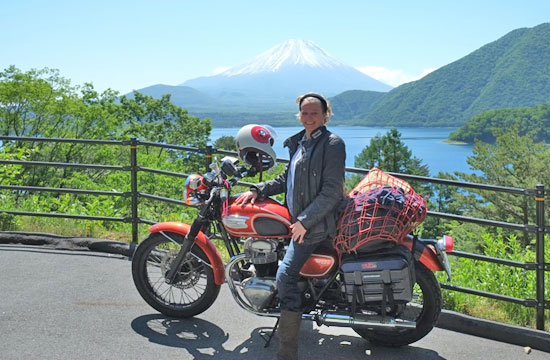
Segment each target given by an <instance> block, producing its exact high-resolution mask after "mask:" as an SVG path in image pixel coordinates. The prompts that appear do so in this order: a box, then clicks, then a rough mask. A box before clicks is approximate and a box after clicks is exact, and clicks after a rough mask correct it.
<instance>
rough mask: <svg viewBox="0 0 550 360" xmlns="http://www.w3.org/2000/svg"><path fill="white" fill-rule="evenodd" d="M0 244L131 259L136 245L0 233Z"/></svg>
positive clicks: (54, 236)
mask: <svg viewBox="0 0 550 360" xmlns="http://www.w3.org/2000/svg"><path fill="white" fill-rule="evenodd" d="M0 244H22V245H35V246H47V247H51V248H54V249H59V250H80V251H82V250H90V251H98V252H105V253H109V254H118V255H123V256H127V257H132V255H133V254H134V250H135V248H136V246H137V245H136V244H128V243H123V242H119V241H110V240H105V239H97V238H88V237H72V236H61V235H55V234H47V233H23V232H18V231H1V232H0Z"/></svg>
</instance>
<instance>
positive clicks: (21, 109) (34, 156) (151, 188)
mask: <svg viewBox="0 0 550 360" xmlns="http://www.w3.org/2000/svg"><path fill="white" fill-rule="evenodd" d="M210 130H211V124H210V121H209V120H208V119H204V120H201V119H199V118H197V117H193V116H189V114H188V113H187V110H185V109H183V108H180V107H178V106H176V105H174V104H173V103H172V102H171V101H170V97H169V96H163V97H161V98H160V99H154V98H152V97H149V96H145V95H143V94H140V93H138V92H136V93H134V94H133V97H132V98H131V99H130V98H127V97H124V96H123V97H120V98H119V97H118V94H117V93H116V92H114V91H112V90H106V91H105V92H103V93H98V92H97V91H95V90H94V88H93V86H92V85H91V84H84V85H82V86H72V85H71V84H70V81H69V80H66V79H64V78H63V77H61V76H60V75H59V72H58V71H57V70H50V69H42V70H30V71H27V72H22V71H20V70H19V69H17V68H16V67H15V66H10V67H9V68H7V69H6V70H4V71H2V72H0V131H1V134H2V135H3V136H27V137H33V138H68V139H102V140H120V141H128V140H129V139H130V138H132V137H135V138H138V139H140V140H144V141H150V142H157V143H172V144H176V145H187V146H195V147H204V146H205V145H206V142H207V140H208V137H209V134H210ZM137 153H138V163H139V164H140V166H143V167H150V168H159V169H163V170H169V171H173V172H184V173H185V172H190V171H193V172H196V171H197V169H198V168H204V159H202V158H201V156H200V155H199V154H196V153H181V152H175V151H172V150H164V149H162V148H159V147H156V146H139V147H138V149H137ZM0 157H2V158H6V159H22V158H24V159H26V160H35V161H48V162H63V163H80V164H105V165H118V166H126V167H127V166H128V165H129V163H130V153H129V146H113V145H97V144H93V145H91V144H86V143H64V142H62V143H60V142H55V143H53V142H43V141H4V142H3V143H2V147H1V149H0ZM138 180H139V182H140V191H143V192H145V193H150V194H158V195H163V196H167V197H174V198H179V197H180V196H181V189H182V187H183V181H184V179H180V180H174V179H173V178H167V177H166V176H161V175H155V174H150V173H144V172H140V177H139V179H138ZM0 181H1V182H2V184H9V185H14V184H18V185H27V186H43V187H56V188H80V189H88V190H106V191H111V190H116V191H120V192H127V191H130V188H129V187H130V174H129V172H128V171H109V170H104V169H78V168H72V167H57V168H54V167H43V166H40V167H38V166H32V167H31V166H28V167H27V166H26V167H21V166H20V165H6V166H4V167H3V168H2V171H1V172H0ZM5 196H6V200H7V201H6V202H4V206H3V208H4V209H6V207H7V208H9V207H12V208H16V209H19V210H24V209H27V210H29V211H34V212H36V211H38V212H65V213H71V212H77V213H78V212H80V213H81V214H82V213H84V214H89V215H103V216H121V217H125V216H128V214H127V213H125V212H127V209H129V206H128V204H129V198H128V197H119V198H116V197H106V198H101V197H99V198H97V197H96V198H92V197H91V196H89V195H68V194H65V195H60V194H55V193H54V194H52V193H46V192H32V193H29V192H16V193H15V194H11V195H9V194H8V195H5ZM8 200H9V201H8ZM144 203H145V201H144ZM169 213H171V211H170V208H169V207H166V206H165V205H164V206H160V205H154V206H153V205H151V206H144V207H143V215H144V216H143V217H144V218H147V217H149V218H153V219H159V218H162V217H164V216H166V214H169Z"/></svg>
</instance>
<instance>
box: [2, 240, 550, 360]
mask: <svg viewBox="0 0 550 360" xmlns="http://www.w3.org/2000/svg"><path fill="white" fill-rule="evenodd" d="M273 324H274V320H273V319H271V318H263V317H258V316H255V315H252V314H249V313H247V312H245V311H244V310H242V309H241V308H239V307H238V306H237V305H236V304H235V303H234V302H233V298H232V297H231V295H230V294H229V291H228V288H227V286H226V285H224V286H223V287H222V291H221V292H220V296H219V297H218V299H217V301H216V302H215V303H214V305H213V306H212V307H211V308H210V309H208V310H207V311H206V312H204V313H203V314H201V315H199V316H197V317H195V318H193V319H186V320H180V319H170V318H166V317H164V316H163V315H161V314H158V313H157V312H156V311H155V310H154V309H152V308H150V307H149V306H148V305H147V304H146V303H145V302H144V301H143V300H142V299H141V298H140V296H139V294H138V293H137V291H136V290H135V288H134V285H133V282H132V278H131V264H130V261H128V258H126V257H124V256H123V255H117V254H109V253H102V252H91V251H74V250H73V251H65V250H55V249H47V248H45V247H36V246H24V245H7V244H4V245H2V244H0V359H180V360H184V359H212V358H215V359H272V358H274V354H275V350H276V346H277V342H276V340H274V342H273V344H272V345H271V346H270V347H268V348H267V349H265V348H264V347H263V345H264V342H263V340H262V339H261V337H260V331H261V330H267V329H268V328H270V327H271V326H273ZM300 346H301V348H300V359H428V360H431V359H457V360H463V359H464V360H466V359H468V360H470V359H499V360H507V359H513V360H517V359H530V360H531V359H532V360H538V359H541V360H542V359H545V360H548V359H550V354H549V353H547V352H543V351H539V350H532V351H531V352H530V353H529V354H527V353H526V352H525V349H524V347H523V346H520V345H512V344H508V343H505V342H499V341H494V340H489V339H485V338H480V337H476V336H471V335H465V334H463V333H459V332H454V331H449V330H444V329H441V328H435V329H434V330H433V331H432V332H431V333H430V334H429V335H428V336H426V337H425V338H424V339H422V340H420V341H418V342H416V343H414V344H412V345H410V346H406V347H402V348H397V349H387V348H382V347H376V346H373V345H372V344H370V343H369V342H367V341H365V340H363V339H362V338H360V337H359V336H357V335H356V334H355V333H354V332H353V331H352V330H349V329H346V328H335V327H330V328H329V327H325V326H322V327H317V326H316V325H314V324H313V323H310V322H303V324H302V328H301V333H300Z"/></svg>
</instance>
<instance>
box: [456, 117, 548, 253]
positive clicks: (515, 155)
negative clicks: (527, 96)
mask: <svg viewBox="0 0 550 360" xmlns="http://www.w3.org/2000/svg"><path fill="white" fill-rule="evenodd" d="M518 132H519V129H518V125H514V126H512V127H511V128H510V129H507V130H503V129H496V130H495V132H494V135H495V138H496V142H495V144H487V143H483V142H481V141H477V142H476V144H475V145H474V148H473V155H472V156H470V157H469V158H468V160H467V162H468V164H469V165H470V166H471V167H472V168H473V169H474V170H476V171H475V172H474V173H472V174H466V173H457V175H459V177H460V178H461V179H463V180H466V181H469V182H474V183H482V184H496V185H501V186H505V187H512V188H526V189H534V188H535V187H536V185H537V184H543V185H545V186H546V187H548V186H549V185H550V181H549V179H550V168H549V167H548V163H549V161H550V148H549V147H548V146H547V145H546V143H544V142H536V141H534V140H533V139H534V134H533V133H527V134H526V135H519V134H518ZM533 200H534V199H533V198H532V197H527V196H525V195H516V194H512V193H506V192H495V191H488V190H476V189H470V190H468V193H464V194H463V195H462V196H461V198H459V199H458V201H460V202H462V203H463V204H464V206H465V207H466V208H467V212H468V213H469V214H471V215H473V216H476V217H481V218H485V219H492V220H498V221H505V222H509V223H515V224H536V218H535V215H536V211H535V201H533ZM521 239H522V241H523V243H524V245H527V244H528V243H529V241H530V239H529V238H528V237H527V234H523V236H522V237H521Z"/></svg>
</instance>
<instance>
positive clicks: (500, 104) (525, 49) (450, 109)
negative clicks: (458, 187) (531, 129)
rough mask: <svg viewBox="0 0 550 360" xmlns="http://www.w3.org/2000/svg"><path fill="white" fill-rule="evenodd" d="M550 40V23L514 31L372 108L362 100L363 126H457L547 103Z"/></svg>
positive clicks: (549, 72)
mask: <svg viewBox="0 0 550 360" xmlns="http://www.w3.org/2000/svg"><path fill="white" fill-rule="evenodd" d="M549 39H550V24H548V23H545V24H541V25H539V26H536V27H533V28H523V29H517V30H514V31H512V32H510V33H508V34H507V35H505V36H503V37H502V38H500V39H498V40H496V41H494V42H492V43H489V44H487V45H485V46H483V47H481V48H480V49H478V50H476V51H474V52H473V53H471V54H469V55H467V56H465V57H463V58H461V59H459V60H457V61H455V62H453V63H451V64H449V65H446V66H444V67H442V68H440V69H438V70H436V71H434V72H432V73H431V74H429V75H427V76H425V77H424V78H422V79H420V80H418V81H414V82H410V83H407V84H404V85H402V86H399V87H397V88H395V89H393V90H392V91H390V92H389V93H387V94H386V95H384V96H383V97H382V98H381V99H379V101H378V102H377V103H376V104H375V105H376V106H374V107H373V106H372V103H371V102H369V101H363V102H362V104H363V105H362V106H363V107H361V106H357V104H355V106H356V107H357V114H361V113H363V114H368V115H366V116H364V117H363V118H362V120H361V125H379V124H385V125H391V126H405V125H410V126H457V125H462V124H464V123H465V122H466V121H467V120H468V119H470V118H472V117H473V116H475V115H477V114H479V113H481V112H483V111H485V110H490V109H497V108H511V107H522V106H534V105H537V104H540V103H544V102H548V101H550V41H549ZM352 95H353V96H354V97H355V98H356V99H358V98H359V97H358V94H356V93H353V94H352ZM350 106H351V105H350ZM337 108H338V107H337V106H335V112H337V111H336V110H337ZM369 110H370V111H369ZM357 114H356V115H354V118H355V119H357Z"/></svg>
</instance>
